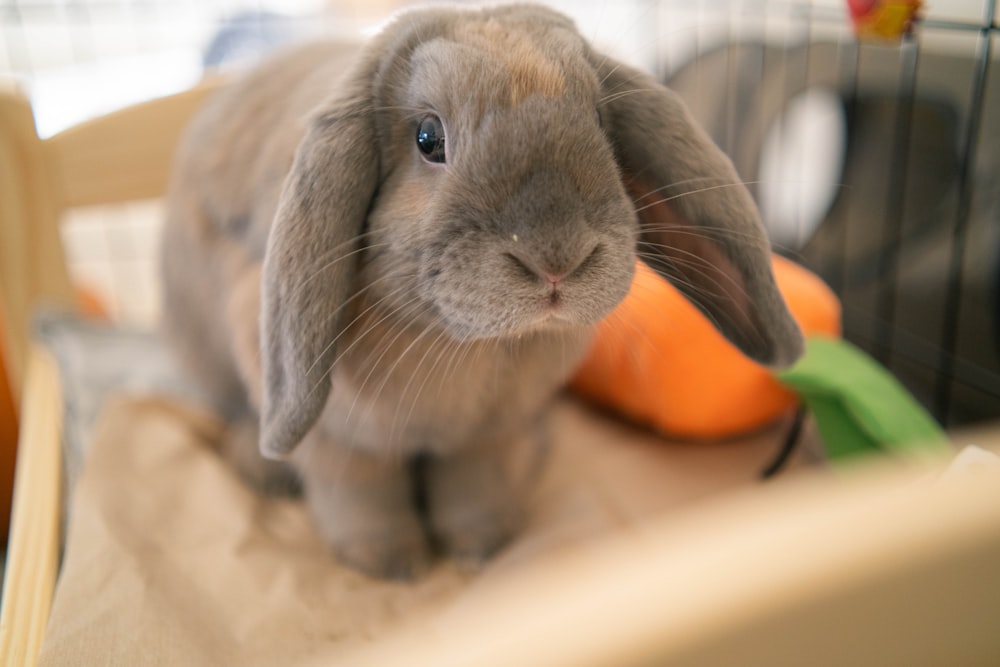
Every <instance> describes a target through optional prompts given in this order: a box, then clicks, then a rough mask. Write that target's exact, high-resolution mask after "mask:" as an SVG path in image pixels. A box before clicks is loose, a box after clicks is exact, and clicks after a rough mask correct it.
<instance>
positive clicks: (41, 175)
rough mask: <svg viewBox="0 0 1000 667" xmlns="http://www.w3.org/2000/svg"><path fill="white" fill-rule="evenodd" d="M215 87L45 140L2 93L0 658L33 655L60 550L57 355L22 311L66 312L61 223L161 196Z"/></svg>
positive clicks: (18, 103)
mask: <svg viewBox="0 0 1000 667" xmlns="http://www.w3.org/2000/svg"><path fill="white" fill-rule="evenodd" d="M218 86H219V81H217V80H210V81H206V82H205V83H203V84H202V85H200V86H198V87H196V88H193V89H191V90H189V91H186V92H183V93H180V94H178V95H173V96H171V97H166V98H163V99H159V100H154V101H151V102H148V103H144V104H140V105H137V106H134V107H130V108H128V109H124V110H122V111H119V112H116V113H112V114H109V115H107V116H103V117H101V118H97V119H95V120H93V121H90V122H87V123H83V124H81V125H78V126H76V127H73V128H70V129H69V130H66V131H65V132H62V133H60V134H57V135H55V136H53V137H51V138H49V139H44V140H43V139H41V138H39V137H38V135H37V133H36V130H35V122H34V116H33V114H32V111H31V106H30V104H29V102H28V100H27V99H25V98H24V97H23V96H22V95H20V94H19V93H18V91H16V90H0V191H2V192H3V196H2V197H0V314H2V316H3V317H2V324H3V326H2V330H0V345H2V349H0V354H2V355H3V359H4V362H5V367H6V370H7V378H6V380H7V382H8V384H9V387H10V390H11V393H12V395H13V397H14V400H15V402H16V403H18V404H19V405H20V410H19V416H20V431H19V438H18V442H19V446H18V455H17V467H16V471H15V482H14V505H13V509H12V518H11V531H10V535H9V539H8V551H7V564H6V570H5V573H4V584H5V585H4V592H3V603H2V604H3V606H2V609H0V662H2V663H3V664H7V665H32V664H34V663H35V662H36V660H37V655H38V651H39V649H40V647H41V640H42V634H43V632H44V629H45V623H46V620H47V618H48V610H49V607H50V604H51V600H52V591H53V586H54V582H55V577H56V570H57V564H58V557H59V534H58V529H59V520H60V519H59V516H60V511H61V509H62V507H61V504H60V502H61V496H60V476H61V450H60V437H61V417H62V397H61V390H60V386H59V374H58V368H57V367H56V363H55V361H54V360H53V359H52V357H51V356H50V355H49V354H48V353H47V352H46V351H45V350H44V349H42V348H40V347H38V346H33V345H32V343H31V318H32V313H33V312H34V310H35V309H36V308H37V307H38V306H40V305H45V306H48V307H60V308H65V309H70V310H73V309H75V308H76V299H75V296H74V292H73V289H72V286H71V284H70V279H69V273H68V270H67V266H66V260H65V256H64V252H63V247H62V241H61V238H60V234H59V222H60V219H61V217H62V214H63V212H64V211H65V210H66V209H68V208H72V207H75V206H87V205H92V204H113V203H120V202H125V201H131V200H136V199H145V198H152V197H159V196H162V195H163V194H164V192H165V190H166V187H167V180H168V176H169V171H170V163H171V158H172V155H173V151H174V147H175V145H176V143H177V140H178V137H179V136H180V133H181V130H182V128H183V127H184V125H185V123H186V122H187V119H188V118H189V117H190V116H191V114H192V113H193V112H194V110H195V109H196V108H197V107H198V105H199V104H200V103H201V101H202V100H203V99H204V98H205V96H206V95H208V94H210V93H211V92H212V91H214V90H215V89H216V88H217V87H218ZM154 129H155V130H154Z"/></svg>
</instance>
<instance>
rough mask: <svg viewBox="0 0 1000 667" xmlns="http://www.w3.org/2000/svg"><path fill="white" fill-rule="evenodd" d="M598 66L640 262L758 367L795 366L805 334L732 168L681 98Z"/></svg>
mask: <svg viewBox="0 0 1000 667" xmlns="http://www.w3.org/2000/svg"><path fill="white" fill-rule="evenodd" d="M591 58H592V62H593V63H594V67H595V69H596V70H597V76H598V78H599V80H600V81H601V88H602V90H601V95H602V101H601V104H600V111H601V117H602V122H603V124H604V128H605V131H606V132H607V134H608V138H609V140H610V141H611V144H612V146H613V148H614V151H615V158H616V160H617V161H618V164H619V166H620V167H621V169H622V177H623V180H624V183H625V186H626V188H627V189H628V191H629V194H630V195H631V197H632V199H633V202H634V203H635V208H636V211H637V212H638V215H639V223H640V225H641V228H640V234H639V253H640V256H641V257H642V259H643V260H645V262H646V263H647V264H649V265H650V266H651V267H652V268H653V269H655V270H656V271H657V272H658V273H659V274H660V275H662V276H663V277H665V278H666V279H668V280H670V281H671V282H672V283H673V284H674V285H675V286H676V287H677V288H678V289H679V290H680V291H681V293H682V294H684V296H685V297H687V298H688V299H689V300H690V301H691V302H692V303H694V304H695V305H696V306H697V307H698V308H699V309H701V310H702V311H703V312H704V313H705V314H706V315H707V316H708V317H709V318H710V319H711V321H712V322H713V324H714V325H715V326H716V328H717V329H719V331H720V332H722V334H723V335H724V336H725V337H726V338H728V339H729V340H730V341H731V342H732V343H733V344H735V345H736V346H737V347H738V348H739V349H740V350H742V351H743V353H744V354H746V355H747V356H748V357H750V358H751V359H753V360H755V361H758V362H760V363H763V364H767V365H771V366H787V365H789V364H791V363H792V362H794V361H795V359H797V358H798V356H799V355H800V354H801V352H802V346H803V343H802V334H801V332H800V331H799V328H798V326H797V325H796V324H795V321H794V320H793V319H792V317H791V315H790V313H789V311H788V307H787V306H786V305H785V302H784V299H783V298H782V297H781V294H780V292H779V291H778V288H777V286H776V284H775V282H774V275H773V273H772V271H771V259H770V247H769V244H768V241H767V236H766V233H765V231H764V228H763V225H762V224H761V221H760V218H759V215H758V213H757V207H756V205H755V203H754V201H753V199H752V197H751V196H750V193H749V192H748V191H747V189H746V188H745V187H744V186H743V184H742V183H741V181H740V179H739V177H738V176H737V174H736V171H735V169H734V168H733V166H732V163H731V162H730V161H729V159H728V158H727V157H726V156H725V155H724V154H723V153H722V151H721V150H719V148H718V147H717V146H716V145H715V144H714V143H713V142H712V140H711V138H709V136H708V135H707V133H706V132H705V131H704V130H703V129H702V128H701V127H700V126H699V125H698V124H697V123H696V122H695V120H694V119H693V118H692V117H691V114H690V113H689V112H688V110H687V108H686V107H685V106H684V104H683V102H682V101H681V100H680V98H679V97H678V96H677V95H676V94H675V93H674V92H673V91H671V90H669V89H667V88H665V87H664V86H662V85H660V84H658V83H657V82H656V81H654V80H653V79H652V77H650V76H648V75H646V74H643V73H641V72H639V71H637V70H635V69H633V68H630V67H628V66H626V65H623V64H621V63H619V62H616V61H614V60H611V59H609V58H605V57H604V56H603V55H601V54H598V53H594V54H593V55H592V56H591Z"/></svg>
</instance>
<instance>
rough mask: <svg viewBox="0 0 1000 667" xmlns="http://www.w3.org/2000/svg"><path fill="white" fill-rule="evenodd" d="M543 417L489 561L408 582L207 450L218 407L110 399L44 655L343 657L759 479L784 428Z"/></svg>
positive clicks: (75, 517) (80, 659) (79, 498)
mask: <svg viewBox="0 0 1000 667" xmlns="http://www.w3.org/2000/svg"><path fill="white" fill-rule="evenodd" d="M552 419H553V420H554V423H553V429H552V432H553V433H554V434H556V442H555V443H554V445H553V448H552V451H551V453H550V457H549V461H548V463H547V466H546V468H545V471H544V473H543V474H542V476H541V478H540V480H539V483H538V485H537V487H536V489H535V491H534V498H533V502H532V504H531V506H532V511H531V513H530V518H529V523H528V525H527V526H526V527H525V529H524V532H523V533H522V534H521V535H520V537H519V538H518V539H517V540H516V542H515V543H513V544H512V545H510V546H509V547H508V548H507V549H506V550H505V551H503V552H502V553H501V554H500V555H499V556H498V557H497V558H496V559H495V560H493V561H492V562H491V563H490V564H489V565H488V566H487V567H486V568H485V569H484V570H483V571H482V572H479V573H476V574H471V573H463V572H460V571H458V570H457V569H456V568H454V567H452V566H451V565H449V564H448V563H441V564H440V565H439V566H438V567H437V568H436V569H435V570H434V571H433V572H432V573H431V574H430V575H429V576H427V577H426V578H424V579H422V580H420V581H418V582H416V583H412V584H401V583H387V582H379V581H373V580H370V579H367V578H365V577H363V576H361V575H358V574H356V573H354V572H351V571H349V570H346V569H344V568H342V567H340V566H338V565H337V564H336V563H335V562H334V561H333V560H332V558H331V557H330V555H329V553H328V552H327V550H326V549H325V548H324V546H323V544H322V543H321V542H320V540H319V539H318V537H317V536H316V534H315V533H314V531H313V529H312V526H311V524H310V521H309V518H308V516H307V515H306V513H305V512H304V510H303V506H302V504H301V503H300V502H298V501H294V500H288V499H276V498H261V497H259V496H257V495H255V494H254V493H253V492H252V491H251V490H249V489H248V488H247V487H246V486H244V485H243V483H242V482H241V481H240V480H239V479H238V478H237V477H235V476H234V473H233V472H232V471H231V470H230V469H229V468H228V467H226V466H225V465H224V464H223V463H222V462H221V460H220V459H219V458H218V457H217V456H216V454H215V452H214V450H213V443H214V442H215V440H216V438H217V437H218V435H219V433H220V424H219V423H218V422H216V421H215V420H214V419H212V418H211V417H210V416H208V415H206V414H204V413H202V412H199V411H197V410H195V409H193V408H191V407H188V406H184V405H180V404H177V403H172V402H167V401H164V400H157V399H142V400H135V399H130V400H124V399H121V400H117V401H114V402H112V403H111V404H110V405H109V406H108V408H107V409H106V410H105V411H104V413H103V416H102V418H101V420H100V423H99V425H98V428H97V431H96V434H95V437H94V441H93V444H92V447H91V450H90V452H89V454H88V458H87V460H86V462H85V465H84V468H83V472H82V474H81V477H80V479H79V482H78V484H77V486H76V488H75V491H74V496H73V499H72V510H71V515H70V523H69V528H68V536H67V545H66V552H65V559H64V563H63V567H62V570H61V575H60V579H59V582H58V584H57V589H56V595H55V600H54V603H53V610H52V616H51V621H50V623H49V626H48V630H47V634H46V637H45V642H44V645H43V650H42V656H41V664H42V665H52V666H55V665H58V666H60V667H65V666H67V665H86V666H90V665H123V666H126V665H127V666H129V667H134V666H137V665H184V666H186V667H193V666H197V665H213V666H219V665H239V666H241V667H243V666H246V667H249V666H253V665H288V666H294V665H304V664H345V663H343V662H339V661H338V657H340V658H342V657H343V656H345V655H347V652H349V651H351V650H352V649H353V650H356V649H357V648H358V645H359V644H362V645H363V644H366V643H370V642H375V641H377V640H379V638H380V637H383V636H385V635H386V634H388V633H392V632H393V631H394V630H395V629H397V628H398V627H399V626H400V625H402V624H405V623H407V622H409V621H412V620H413V619H425V618H432V617H434V616H435V615H443V616H442V617H446V616H447V614H449V613H451V614H453V615H454V614H460V613H461V610H462V609H463V608H466V607H465V605H468V604H469V603H470V602H474V600H475V599H476V596H477V595H479V592H480V591H481V590H482V589H483V587H486V586H489V585H490V584H495V582H497V581H502V580H503V577H506V576H509V575H511V574H512V573H516V572H517V571H518V570H519V569H520V568H523V567H525V566H526V565H528V564H530V563H532V562H534V561H537V560H538V559H539V558H542V557H543V556H544V557H560V556H561V555H566V556H567V557H570V556H572V555H573V554H574V553H579V552H580V551H582V550H587V549H588V548H589V547H590V546H592V545H594V544H597V543H598V542H599V541H601V540H602V539H603V538H607V537H609V536H618V537H619V538H620V537H622V536H625V537H626V539H628V536H634V537H635V538H636V539H641V535H642V530H643V524H644V522H646V521H647V520H649V519H651V518H653V517H655V516H661V515H663V514H664V513H668V512H675V511H677V510H678V509H681V508H684V507H689V506H692V505H693V504H697V503H699V502H703V501H704V500H705V499H707V498H711V497H718V496H719V495H720V494H724V493H726V492H727V490H730V489H734V488H736V487H746V486H748V485H758V484H762V482H760V481H759V473H760V471H761V470H762V469H763V468H764V466H765V465H766V464H767V463H768V462H769V461H770V459H771V458H772V457H773V456H774V455H775V453H776V451H777V447H778V443H779V442H780V440H781V438H782V437H783V436H784V432H785V429H786V428H787V424H779V425H776V426H775V427H774V428H773V429H771V430H769V431H768V432H764V433H760V434H757V435H755V436H753V437H749V438H746V439H744V440H740V441H734V442H728V443H722V444H711V445H709V444H700V445H693V444H680V443H672V442H668V441H665V440H664V439H663V438H661V437H658V436H656V435H653V434H650V433H646V432H643V431H639V430H636V429H633V428H631V427H629V426H627V425H624V424H620V423H618V422H615V421H612V420H609V419H605V418H603V417H600V416H598V415H595V414H594V413H592V412H591V411H589V410H588V409H586V408H584V407H582V406H580V405H579V404H577V403H576V402H574V401H571V400H569V399H563V400H561V401H560V402H559V403H558V404H557V405H556V407H555V410H554V413H553V415H552ZM799 452H802V449H801V448H800V450H799ZM802 458H804V455H803V454H801V453H800V454H799V455H798V459H799V460H797V461H796V460H793V462H792V463H793V465H794V464H801V463H802V461H801V459H802ZM525 603H526V604H530V600H526V601H525ZM317 660H319V662H317Z"/></svg>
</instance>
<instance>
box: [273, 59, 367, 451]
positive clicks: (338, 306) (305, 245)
mask: <svg viewBox="0 0 1000 667" xmlns="http://www.w3.org/2000/svg"><path fill="white" fill-rule="evenodd" d="M366 75H368V76H370V74H369V73H367V72H362V73H361V75H358V76H352V77H350V79H348V82H347V85H346V87H345V88H344V89H343V90H342V92H341V94H340V95H338V96H337V97H336V98H332V99H330V100H328V101H327V102H326V103H324V104H323V105H322V107H321V108H320V109H319V111H318V113H316V114H315V115H314V116H313V118H312V120H311V121H310V125H309V129H308V130H307V132H306V135H305V137H304V139H303V140H302V141H301V143H300V144H299V146H298V149H297V151H296V154H295V158H294V162H293V165H292V168H291V171H290V172H289V173H288V175H287V177H286V179H285V183H284V186H283V189H282V192H281V198H280V200H279V203H278V209H277V214H276V215H275V218H274V222H273V224H272V227H271V232H270V236H269V238H268V244H267V251H266V253H265V257H264V269H263V278H262V284H261V318H260V326H261V332H260V333H261V336H260V340H261V364H262V367H263V401H262V406H261V429H260V434H261V435H260V450H261V453H262V454H263V455H264V456H266V457H268V458H281V457H283V456H285V455H287V454H288V453H290V452H291V451H292V449H294V448H295V446H296V445H297V444H298V443H299V441H300V440H301V439H302V438H303V437H304V436H305V434H306V433H307V432H308V431H309V429H310V428H311V427H312V425H313V424H314V423H315V421H316V419H317V418H318V417H319V414H320V412H321V411H322V409H323V406H324V405H325V403H326V400H327V397H328V396H329V393H330V377H329V371H330V367H331V365H332V364H333V362H334V359H335V356H336V347H335V346H334V344H333V342H334V340H335V338H336V336H337V334H338V333H339V331H340V329H341V326H342V319H343V316H342V314H341V313H342V311H343V310H344V309H343V308H342V306H343V305H344V304H345V303H346V301H347V300H348V299H349V297H350V290H351V285H352V278H353V276H354V275H355V272H356V265H357V259H356V258H357V255H358V253H357V252H355V251H356V250H357V249H358V247H360V235H361V233H362V230H363V229H364V224H365V217H366V215H367V212H368V208H369V206H370V203H371V200H372V197H373V194H374V192H375V189H376V187H377V181H378V172H379V168H378V149H377V141H376V131H375V121H374V118H373V117H372V99H371V95H372V94H371V92H370V91H371V87H370V85H366V83H365V82H366V79H367V76H366Z"/></svg>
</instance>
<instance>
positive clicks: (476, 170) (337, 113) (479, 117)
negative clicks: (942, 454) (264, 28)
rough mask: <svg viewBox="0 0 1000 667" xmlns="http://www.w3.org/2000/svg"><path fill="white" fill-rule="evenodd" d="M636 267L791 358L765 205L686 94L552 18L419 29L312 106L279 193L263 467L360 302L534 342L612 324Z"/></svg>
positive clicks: (752, 346)
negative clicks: (758, 203)
mask: <svg viewBox="0 0 1000 667" xmlns="http://www.w3.org/2000/svg"><path fill="white" fill-rule="evenodd" d="M637 252H638V254H639V255H640V256H641V257H642V258H643V259H644V260H645V261H646V262H647V263H649V264H650V265H651V266H652V267H653V268H654V269H656V270H657V271H658V272H660V273H661V274H662V275H664V276H665V277H667V278H668V279H670V280H671V281H673V282H674V284H675V285H677V287H678V288H679V289H680V290H681V291H682V292H683V293H684V294H685V295H686V296H688V298H690V299H691V300H692V301H693V302H694V303H695V304H696V305H697V306H698V307H699V308H701V309H702V310H703V311H704V312H705V313H706V314H707V315H708V316H709V317H710V318H711V319H712V321H713V322H714V323H715V324H716V326H717V327H718V328H719V329H720V331H721V332H722V333H723V334H724V335H725V336H726V337H728V338H729V339H730V340H731V341H733V342H734V343H735V344H736V345H737V346H738V347H739V348H740V349H742V350H743V351H744V352H745V353H746V354H747V355H748V356H750V357H751V358H753V359H755V360H757V361H760V362H763V363H766V364H772V365H785V364H788V363H790V362H791V361H792V360H794V358H795V357H796V356H798V354H799V352H800V350H801V335H800V333H799V331H798V329H797V327H796V325H795V324H794V322H793V321H792V319H791V317H790V315H789V314H788V311H787V309H786V307H785V305H784V302H783V300H782V298H781V296H780V294H779V293H778V291H777V289H776V287H775V284H774V279H773V276H772V274H771V270H770V262H769V248H768V244H767V240H766V238H765V235H764V233H763V230H762V227H761V225H760V222H759V218H758V215H757V212H756V208H755V206H754V203H753V201H752V200H751V198H750V196H749V194H748V192H747V191H746V189H745V188H744V187H743V186H742V185H741V184H740V182H739V179H738V177H737V175H736V174H735V172H734V170H733V168H732V166H731V164H730V162H729V161H728V160H727V159H726V158H725V157H724V156H723V155H722V153H721V152H720V151H719V150H718V148H716V147H715V146H714V144H713V143H712V142H711V140H710V139H709V138H708V137H707V136H706V134H705V133H704V131H702V130H701V129H700V128H698V127H697V126H696V125H695V124H694V122H693V121H692V119H691V118H690V116H689V114H688V112H687V111H686V109H685V108H684V106H683V105H682V104H681V102H680V101H679V100H678V99H677V98H676V96H675V95H674V94H673V93H671V92H670V91H669V90H667V89H666V88H664V87H662V86H660V85H658V84H657V83H656V82H654V81H653V80H652V79H651V78H650V77H648V76H646V75H644V74H641V73H639V72H637V71H635V70H633V69H631V68H629V67H627V66H625V65H623V64H621V63H618V62H615V61H613V60H611V59H609V58H607V57H606V56H604V55H602V54H600V53H597V52H595V51H594V50H593V49H592V48H591V47H590V46H589V45H588V44H587V42H586V41H585V40H584V39H583V38H582V37H581V36H580V35H579V33H578V32H577V31H576V29H575V28H574V26H573V24H572V23H571V22H570V21H569V20H568V19H567V18H566V17H564V16H562V15H560V14H558V13H555V12H553V11H551V10H548V9H544V8H541V7H537V6H532V5H513V6H508V7H501V8H496V9H490V10H425V11H419V12H414V13H411V14H407V15H404V16H403V17H401V18H399V19H397V20H396V21H395V22H394V23H393V24H391V25H390V26H389V27H388V28H387V29H386V30H385V31H384V32H383V33H382V34H381V35H379V36H378V37H377V38H375V39H374V40H372V42H371V43H370V44H369V45H368V46H367V47H366V49H365V50H364V52H363V53H362V54H361V56H360V58H359V59H358V61H357V63H356V65H355V67H354V69H353V70H352V71H349V72H347V73H345V78H344V80H343V81H341V82H339V83H338V84H337V87H336V90H334V91H332V95H331V97H329V98H328V100H327V101H326V102H325V103H324V104H323V105H321V107H320V108H319V109H317V110H316V112H315V114H314V115H313V117H312V120H311V123H310V126H309V129H308V131H307V134H306V136H305V138H304V139H303V140H302V142H301V143H300V145H299V148H298V151H297V153H296V157H295V161H294V164H293V166H292V168H291V170H290V172H289V174H288V177H287V179H286V181H285V185H284V189H283V192H282V195H281V201H280V204H279V207H278V212H277V215H276V217H275V220H274V224H273V227H272V230H271V235H270V238H269V242H268V247H267V252H266V257H265V264H264V276H263V287H262V296H263V298H262V317H261V327H262V329H261V336H262V348H263V349H262V354H263V359H262V361H263V368H264V387H263V389H264V405H263V415H262V420H263V431H262V440H261V447H262V451H263V453H264V454H265V455H268V456H272V457H277V456H282V455H284V454H287V453H288V452H289V451H290V450H291V449H292V448H293V447H294V446H295V445H296V444H297V443H298V441H299V440H300V439H301V438H302V437H303V436H304V435H305V433H306V431H307V430H308V429H309V428H310V427H311V426H312V424H313V423H314V422H315V420H316V418H317V417H318V414H319V412H320V411H321V410H322V407H323V405H324V403H325V402H326V399H327V396H328V394H329V391H330V381H329V379H328V371H329V368H330V367H331V365H332V364H333V363H334V360H335V358H336V354H337V345H336V344H335V341H336V340H337V336H338V333H339V332H340V331H341V328H342V327H343V326H344V325H345V324H346V321H345V317H344V311H345V308H344V307H343V306H344V304H345V303H347V302H348V301H349V300H350V299H352V298H353V297H354V295H355V294H357V293H358V291H359V290H365V291H366V292H367V295H366V298H367V299H368V300H370V301H373V302H374V301H378V302H379V303H381V305H382V307H383V308H384V309H385V311H386V312H392V313H395V314H396V315H394V316H396V317H403V318H406V319H407V320H411V321H413V322H415V323H417V324H419V325H421V326H424V327H436V328H437V329H440V330H441V331H442V332H443V335H447V336H451V337H452V338H455V339H457V340H473V339H481V338H504V337H516V336H524V335H531V334H532V332H535V331H538V330H541V329H551V328H561V327H586V326H590V325H593V324H594V323H596V322H597V321H599V320H600V319H601V318H602V317H604V316H605V315H607V314H608V313H609V312H610V311H611V310H612V309H613V308H614V306H615V305H616V304H617V303H618V302H619V301H620V300H621V299H622V298H623V297H624V296H625V294H626V293H627V291H628V289H629V285H630V281H631V277H632V274H633V268H634V264H635V257H636V254H637ZM359 276H361V277H362V279H360V280H359ZM664 317H669V313H664ZM554 354H558V350H554Z"/></svg>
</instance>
